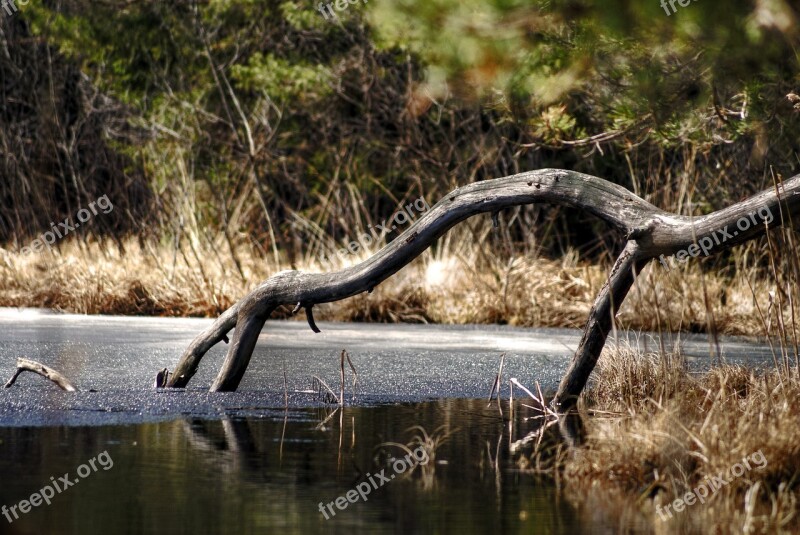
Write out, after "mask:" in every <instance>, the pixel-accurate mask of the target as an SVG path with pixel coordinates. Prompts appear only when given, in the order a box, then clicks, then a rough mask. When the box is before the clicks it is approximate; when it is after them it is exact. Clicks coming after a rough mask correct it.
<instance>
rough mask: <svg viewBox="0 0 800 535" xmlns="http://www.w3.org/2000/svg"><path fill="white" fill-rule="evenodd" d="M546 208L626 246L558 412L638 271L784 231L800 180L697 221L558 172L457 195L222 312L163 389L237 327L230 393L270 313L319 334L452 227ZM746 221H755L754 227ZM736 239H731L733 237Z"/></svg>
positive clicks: (221, 385) (224, 378)
mask: <svg viewBox="0 0 800 535" xmlns="http://www.w3.org/2000/svg"><path fill="white" fill-rule="evenodd" d="M532 203H550V204H556V205H562V206H572V207H576V208H581V209H583V210H586V211H588V212H590V213H592V214H594V215H596V216H598V217H599V218H601V219H603V220H604V221H606V222H607V223H609V224H610V225H611V226H612V227H614V228H615V229H617V230H618V231H620V232H621V233H622V235H623V236H624V237H625V241H626V242H627V243H626V245H625V247H624V249H623V252H622V254H621V255H620V258H619V259H618V260H617V262H616V264H615V265H614V268H613V269H612V272H611V275H610V277H609V280H608V282H607V283H606V285H605V286H604V287H603V289H602V290H601V291H600V294H599V295H598V297H597V300H596V301H595V304H594V307H593V308H592V311H591V313H590V316H589V319H588V321H587V324H586V328H585V330H584V337H583V340H582V341H581V344H580V346H579V348H578V351H577V352H576V354H575V357H574V358H573V361H572V364H571V366H570V368H569V370H568V372H567V374H566V375H565V377H564V379H563V380H562V382H561V386H560V388H559V392H558V394H557V395H556V399H555V403H556V406H558V407H559V408H561V409H568V408H569V407H571V406H572V405H574V402H575V399H576V398H577V396H578V395H579V394H580V392H581V391H582V390H583V388H584V386H585V384H586V381H587V380H588V377H589V375H590V374H591V371H592V370H593V369H594V366H595V364H596V362H597V358H598V357H599V355H600V352H601V350H602V348H603V346H604V344H605V340H606V337H607V335H608V332H609V330H610V326H611V319H612V318H611V315H612V314H613V313H615V312H616V311H617V310H618V309H619V307H620V306H621V305H622V302H623V300H624V298H625V296H626V295H627V292H628V290H629V289H630V286H631V284H632V280H633V275H634V272H635V271H636V272H638V271H639V270H640V269H642V268H643V267H644V265H646V263H647V262H648V261H649V260H651V259H653V258H657V257H659V255H671V254H674V253H676V252H678V251H680V250H682V249H686V248H688V247H689V246H691V245H692V244H695V243H697V242H698V239H700V240H702V239H703V238H706V237H709V236H712V234H713V235H715V236H716V232H717V231H719V230H721V229H728V228H729V227H731V226H732V225H733V226H734V229H732V230H731V231H730V232H729V234H730V237H729V238H726V239H725V240H723V241H721V242H720V241H719V239H717V240H716V241H715V242H714V245H713V249H712V252H713V254H716V253H719V252H720V251H723V250H725V249H728V248H730V247H732V246H733V245H736V244H739V243H742V242H744V241H747V240H750V239H753V238H755V237H757V236H760V235H762V234H764V232H765V231H766V226H765V225H763V224H761V225H759V224H756V223H753V224H752V225H750V226H748V228H747V229H739V228H736V227H735V225H736V223H737V221H738V220H739V219H740V218H742V217H746V216H747V215H748V214H750V213H753V212H757V211H758V210H759V209H761V210H769V211H770V213H771V214H773V216H774V221H772V223H771V224H770V227H773V226H778V225H781V224H784V223H787V224H788V221H789V220H790V219H789V216H790V215H796V214H798V213H799V212H800V175H798V176H795V177H793V178H791V179H789V180H787V181H785V182H783V183H781V184H778V185H777V186H776V187H775V188H771V189H768V190H765V191H763V192H761V193H759V194H757V195H754V196H753V197H751V198H749V199H746V200H744V201H741V202H739V203H737V204H734V205H733V206H730V207H728V208H725V209H723V210H719V211H716V212H713V213H711V214H708V215H705V216H700V217H689V216H680V215H674V214H670V213H668V212H665V211H663V210H661V209H659V208H657V207H655V206H653V205H652V204H650V203H648V202H647V201H645V200H644V199H642V198H640V197H638V196H637V195H635V194H633V193H631V192H630V191H628V190H627V189H625V188H623V187H622V186H619V185H616V184H613V183H611V182H608V181H606V180H603V179H600V178H597V177H594V176H590V175H586V174H582V173H577V172H574V171H567V170H560V169H542V170H538V171H530V172H525V173H520V174H517V175H512V176H508V177H504V178H498V179H494V180H485V181H482V182H476V183H473V184H469V185H467V186H463V187H461V188H458V189H456V190H454V191H452V192H451V193H449V194H447V195H446V196H445V197H444V198H443V199H442V200H441V201H439V202H438V203H436V204H435V205H434V206H433V207H431V208H430V210H428V211H427V212H425V213H424V214H423V215H422V216H421V217H420V218H419V219H418V220H417V221H416V222H415V223H414V224H413V225H412V226H411V227H409V228H408V229H407V230H406V231H405V232H403V233H402V234H401V235H400V236H399V237H397V238H396V239H395V240H393V241H392V242H391V243H389V244H388V245H386V246H385V247H384V248H383V249H381V250H380V251H378V252H377V253H376V254H375V255H373V256H372V257H370V258H368V259H366V260H364V261H363V262H361V263H359V264H356V265H354V266H350V267H348V268H345V269H342V270H339V271H336V272H332V273H305V272H301V271H293V270H290V271H282V272H280V273H278V274H276V275H274V276H273V277H271V278H269V279H267V280H266V281H264V282H263V283H262V284H261V285H260V286H259V287H258V288H256V289H255V290H254V291H252V292H251V293H250V294H248V295H247V296H245V297H244V298H243V299H241V300H240V301H239V302H238V303H236V304H235V305H234V306H232V307H231V308H230V309H228V310H227V311H225V312H224V313H223V314H222V315H221V316H220V317H219V318H218V319H217V320H216V321H215V322H214V323H213V324H212V325H211V326H210V327H209V328H207V329H206V330H204V331H203V332H202V333H200V334H199V335H198V336H197V337H196V338H195V339H194V341H193V342H192V343H191V344H190V345H189V347H188V348H187V349H186V351H185V352H184V354H183V356H182V357H181V359H180V361H179V363H178V366H177V368H176V370H175V372H174V374H173V375H172V376H171V379H170V381H169V383H168V386H171V387H184V386H186V385H187V384H188V382H189V380H190V379H191V378H192V376H193V375H194V373H195V372H196V371H197V366H198V365H199V363H200V360H201V359H202V358H203V356H204V355H205V353H206V352H207V351H208V350H209V349H210V348H211V347H213V346H214V345H215V344H217V343H219V342H220V341H221V340H226V341H227V337H226V334H227V333H228V332H229V331H230V330H231V329H233V328H234V327H236V326H239V328H237V329H236V331H235V334H234V339H233V343H232V344H231V345H230V346H229V348H228V353H227V356H226V358H225V363H224V365H223V367H222V369H221V371H220V373H219V375H218V376H217V378H216V380H215V381H214V384H213V385H212V387H211V390H212V391H233V390H236V388H237V387H238V385H239V382H240V381H241V379H242V376H243V375H244V372H245V370H246V368H247V364H248V363H249V361H250V357H251V355H252V352H253V348H254V347H255V343H256V341H257V339H258V335H259V333H260V330H261V328H262V327H263V325H264V322H265V321H266V320H267V318H269V315H270V314H271V313H272V311H273V310H275V308H277V307H279V306H281V305H295V311H297V310H299V309H300V308H305V310H306V316H307V319H308V322H309V325H310V326H311V327H312V329H314V330H315V332H316V329H315V327H316V325H315V324H314V321H313V315H312V313H311V310H312V307H313V306H314V305H315V304H318V303H330V302H334V301H339V300H342V299H345V298H348V297H352V296H354V295H357V294H359V293H361V292H369V291H372V289H373V288H374V287H375V286H377V285H378V284H380V283H381V282H383V281H384V280H386V279H387V278H388V277H390V276H391V275H393V274H394V273H396V272H397V271H399V270H400V269H401V268H403V267H404V266H405V265H407V264H408V263H410V262H411V261H412V260H414V259H415V258H416V257H417V256H419V255H420V254H421V253H422V252H423V251H424V250H425V249H427V248H428V247H430V246H431V245H432V244H433V242H434V241H435V240H436V239H438V238H439V237H440V236H442V235H443V234H444V233H445V232H447V231H448V230H449V229H450V228H452V227H453V226H455V225H456V224H458V223H460V222H461V221H464V220H465V219H467V218H469V217H472V216H474V215H477V214H481V213H486V212H488V213H494V212H497V211H499V210H502V209H504V208H509V207H512V206H518V205H524V204H532ZM751 221H752V219H751ZM734 232H735V234H734Z"/></svg>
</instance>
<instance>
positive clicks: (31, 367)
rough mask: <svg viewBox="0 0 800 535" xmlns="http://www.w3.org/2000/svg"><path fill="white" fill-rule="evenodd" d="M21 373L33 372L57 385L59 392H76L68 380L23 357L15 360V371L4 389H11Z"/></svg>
mask: <svg viewBox="0 0 800 535" xmlns="http://www.w3.org/2000/svg"><path fill="white" fill-rule="evenodd" d="M22 372H33V373H35V374H37V375H41V376H42V377H44V378H46V379H49V380H50V381H52V382H53V383H55V384H56V385H58V387H59V388H60V389H61V390H66V391H67V392H77V390H78V389H77V388H75V387H74V386H72V383H70V382H69V379H67V378H66V377H64V376H63V375H61V374H60V373H58V372H57V371H55V370H54V369H53V368H49V367H47V366H45V365H44V364H41V363H39V362H36V361H33V360H29V359H26V358H23V357H19V358H18V359H17V371H16V372H15V373H14V375H13V376H12V377H11V379H9V380H8V382H7V383H6V386H5V388H11V386H12V385H13V384H14V383H15V382H16V381H17V377H19V376H20V374H21V373H22Z"/></svg>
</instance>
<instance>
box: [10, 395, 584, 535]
mask: <svg viewBox="0 0 800 535" xmlns="http://www.w3.org/2000/svg"><path fill="white" fill-rule="evenodd" d="M533 415H534V414H533V411H531V410H530V409H527V408H525V407H519V408H518V409H516V410H515V411H514V413H513V415H509V413H508V412H506V414H505V417H504V418H503V417H501V416H500V415H499V413H498V410H497V407H496V406H493V407H491V408H487V406H486V401H485V400H463V399H462V400H442V401H431V402H426V403H415V404H395V405H389V406H380V407H372V408H364V407H355V408H349V407H345V408H343V409H336V408H335V409H314V410H290V411H276V412H275V413H271V414H265V415H263V416H261V417H248V418H226V419H223V420H198V419H182V420H175V421H172V422H162V423H152V424H143V425H131V426H100V427H71V428H0V454H1V455H0V459H1V460H0V473H2V474H3V484H2V486H1V487H0V504H6V505H12V504H16V503H17V502H19V501H20V500H22V499H26V498H27V497H29V496H30V495H31V494H32V493H33V492H36V491H37V490H38V489H39V488H41V487H42V486H43V485H45V484H46V483H47V482H48V481H49V479H50V476H56V477H58V476H60V475H62V474H64V473H67V472H71V473H74V471H75V468H76V467H77V466H78V465H80V464H81V463H83V462H85V461H86V460H87V459H89V458H92V457H94V456H96V455H97V454H98V453H100V452H102V451H104V450H108V451H109V454H110V455H111V456H112V457H113V459H114V468H113V469H111V470H109V471H107V472H103V471H101V472H99V473H97V474H94V475H92V476H91V477H90V478H87V479H86V480H85V481H82V483H81V485H79V486H76V487H73V488H71V489H68V490H66V491H65V492H64V493H63V494H60V495H58V496H57V497H56V498H55V499H54V500H53V504H52V505H51V506H49V507H48V506H42V507H38V508H36V509H34V510H33V511H31V512H30V513H28V514H26V515H24V516H23V517H22V518H21V519H19V520H17V521H15V522H14V523H13V524H8V523H7V522H6V521H5V520H4V519H3V518H2V517H0V521H2V522H0V531H2V532H3V533H7V532H8V533H78V532H80V533H95V532H97V533H100V532H103V533H142V532H145V533H167V532H192V533H271V532H274V531H278V530H281V531H282V532H285V533H318V532H319V533H340V532H348V533H352V532H365V533H397V532H402V533H450V532H458V533H487V532H504V533H575V532H579V531H588V530H585V529H583V528H585V527H586V526H583V525H582V523H581V520H580V518H579V517H578V515H577V513H576V511H575V510H574V509H573V508H572V507H570V506H569V505H567V504H565V503H564V502H563V501H561V500H559V499H558V497H557V495H556V492H555V489H554V487H553V486H552V485H551V484H550V483H548V482H547V481H546V480H540V479H537V478H535V477H533V476H530V475H526V474H523V473H521V472H520V471H519V470H518V469H517V464H516V462H515V459H516V458H517V456H515V455H513V454H512V453H511V445H512V444H513V443H514V442H517V441H519V440H520V439H521V438H523V437H525V436H526V435H527V434H528V433H529V432H531V431H533V430H534V429H533V425H535V424H534V423H532V422H534V421H535V420H530V419H529V418H531V416H533ZM509 416H511V417H510V418H509ZM414 426H419V427H414ZM547 433H548V435H547V437H545V438H544V439H545V440H552V439H553V437H554V436H556V435H557V434H558V433H559V429H558V426H552V427H551V428H549V429H548V430H547ZM552 433H555V434H556V435H553V434H552ZM415 437H416V438H417V439H418V441H417V442H413V440H414V438H415ZM426 437H427V438H426ZM420 442H426V444H428V446H431V445H435V447H434V448H432V451H431V453H432V455H431V460H430V462H429V463H428V464H427V465H425V466H424V467H420V468H419V469H415V470H413V471H412V470H409V471H407V472H406V473H404V474H403V475H402V476H398V477H397V478H395V479H393V480H391V481H390V482H388V483H386V484H385V485H383V486H381V487H380V488H378V489H377V490H373V491H371V492H370V493H369V495H368V496H367V497H366V498H367V499H366V500H361V499H359V500H358V502H356V503H350V504H349V505H348V506H347V508H346V509H345V510H338V509H335V508H334V509H335V511H336V515H335V516H333V517H332V518H330V519H329V520H326V519H325V518H324V517H323V515H322V514H321V513H320V512H319V504H320V502H322V503H323V504H327V503H330V502H333V501H335V500H336V498H337V497H339V496H344V495H345V494H346V493H347V491H349V490H351V489H354V488H356V485H358V484H359V483H360V482H364V481H365V480H366V477H367V476H366V475H367V474H375V473H376V472H378V471H379V470H381V469H382V468H383V469H386V468H387V467H390V466H391V464H392V463H393V462H394V461H395V460H396V459H397V458H398V457H402V456H403V455H405V452H404V451H403V449H402V448H401V447H399V446H396V445H391V444H388V443H397V444H404V445H410V446H413V445H415V444H417V445H418V444H419V443H420ZM386 473H391V472H389V470H387V472H386ZM596 527H597V526H595V528H596ZM594 531H596V530H594Z"/></svg>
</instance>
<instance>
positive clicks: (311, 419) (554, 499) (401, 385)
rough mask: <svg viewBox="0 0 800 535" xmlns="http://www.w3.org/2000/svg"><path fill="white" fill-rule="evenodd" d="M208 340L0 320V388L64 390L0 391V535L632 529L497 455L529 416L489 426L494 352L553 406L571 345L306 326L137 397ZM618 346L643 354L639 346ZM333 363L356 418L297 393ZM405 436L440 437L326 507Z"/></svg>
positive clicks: (511, 333) (539, 339)
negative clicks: (396, 469)
mask: <svg viewBox="0 0 800 535" xmlns="http://www.w3.org/2000/svg"><path fill="white" fill-rule="evenodd" d="M206 325H208V320H196V319H159V318H113V317H86V316H74V315H53V314H43V313H41V312H39V311H15V310H7V309H6V310H2V309H0V380H5V378H6V377H8V376H10V375H11V374H12V372H13V370H14V367H15V361H16V358H17V357H19V356H27V357H29V358H32V359H34V360H38V361H41V362H43V363H45V364H48V365H50V366H53V367H55V368H56V369H58V370H60V371H61V372H63V373H64V374H66V375H67V376H68V377H69V378H71V379H72V380H73V381H74V382H75V383H76V384H77V386H78V387H79V388H80V389H81V391H80V392H75V393H67V392H62V391H60V390H58V389H57V388H56V387H55V386H53V385H52V384H50V383H48V382H47V381H45V380H44V379H42V378H41V377H38V376H35V375H33V374H23V376H21V377H20V379H19V381H18V383H17V384H15V385H14V386H13V387H12V388H9V389H0V507H3V506H4V507H5V508H6V509H3V510H2V515H0V533H20V534H23V533H24V534H50V533H55V534H58V533H69V534H72V533H76V534H77V533H81V534H85V533H89V534H91V533H193V534H194V533H234V534H239V533H347V534H351V533H459V534H462V535H463V534H472V533H618V532H619V530H620V529H625V530H630V531H641V530H643V529H646V526H638V525H626V526H616V525H613V526H612V525H608V524H607V521H606V517H605V516H604V511H603V510H602V509H597V508H595V509H594V510H588V511H584V510H577V509H575V508H573V507H572V506H571V505H570V504H569V503H568V502H567V501H566V500H565V499H564V497H563V496H560V495H559V494H558V493H557V492H556V487H555V485H554V484H553V482H552V481H549V480H548V479H545V478H541V477H534V476H533V475H531V474H529V473H524V472H522V471H520V469H519V464H518V460H519V458H520V457H519V456H520V454H519V453H512V450H511V448H510V446H511V444H512V443H513V442H514V441H517V440H520V438H521V437H524V436H525V435H526V434H528V433H530V432H532V431H534V430H535V425H536V424H535V422H534V421H531V420H525V418H526V417H529V416H532V414H531V412H530V410H529V409H526V408H524V407H521V406H520V405H519V401H517V402H516V409H515V411H514V417H513V421H512V422H509V420H508V416H509V413H508V407H507V402H505V406H506V408H505V419H504V418H503V417H501V416H500V415H499V413H498V409H497V407H496V406H493V407H492V408H487V407H486V401H485V396H486V395H487V394H488V391H489V388H490V386H491V383H492V380H493V379H494V376H495V374H496V373H497V367H498V363H499V355H500V354H501V353H505V354H506V359H505V368H504V374H503V375H504V380H505V381H507V380H508V378H509V377H512V376H516V377H518V378H519V380H520V381H521V382H523V383H525V384H528V385H533V384H534V382H535V381H538V382H539V383H540V384H541V385H542V388H543V389H544V390H545V391H547V390H552V389H554V388H555V387H556V386H557V384H558V380H559V378H560V376H561V374H562V373H563V372H564V370H565V369H566V367H567V364H568V362H569V357H570V355H571V354H572V351H573V350H574V347H575V346H576V345H577V343H578V340H579V336H580V333H579V332H577V331H574V330H567V329H519V328H510V327H493V326H488V327H484V326H481V327H474V326H472V327H470V326H461V327H453V326H434V325H424V326H408V325H391V326H387V325H352V324H335V323H321V324H320V327H321V328H322V329H323V333H322V334H321V335H315V334H313V333H311V331H310V330H309V329H308V327H307V326H306V325H305V324H303V323H299V322H268V323H267V326H266V327H265V330H264V332H263V333H262V337H261V339H260V340H259V345H258V347H257V348H256V352H255V353H254V357H253V360H252V362H251V365H250V368H249V369H248V371H247V374H246V375H245V378H244V380H243V381H242V384H241V387H240V389H239V391H238V392H235V393H216V394H212V393H209V392H207V389H208V386H209V384H210V383H211V381H212V380H213V378H214V376H215V375H216V373H217V370H218V369H219V367H220V365H221V363H222V359H223V357H224V351H225V346H222V345H221V346H218V347H216V348H214V349H213V350H212V351H211V352H209V354H208V356H207V357H206V359H205V360H204V362H203V363H202V365H201V368H200V370H199V372H198V374H197V376H196V377H195V379H194V380H193V382H192V383H191V384H190V387H191V388H189V389H186V390H169V391H156V390H154V389H153V387H152V382H153V378H154V377H155V373H156V372H157V371H158V370H160V369H161V368H163V367H170V368H172V367H174V365H175V363H176V362H177V359H178V357H179V355H180V354H181V352H182V351H183V349H184V348H185V347H186V345H187V344H188V343H189V342H190V341H191V339H192V338H193V337H194V336H195V335H196V334H197V333H198V332H200V331H201V330H202V329H203V328H204V327H205V326H206ZM621 337H622V338H623V339H627V340H629V343H631V344H632V345H639V346H640V347H644V346H647V347H649V348H650V349H651V350H654V349H656V348H657V347H658V343H657V341H656V340H655V339H654V338H653V337H652V336H649V335H643V336H635V335H629V334H625V333H621ZM609 343H615V341H613V340H610V341H609ZM681 343H682V346H683V350H684V352H685V353H686V354H687V356H688V358H687V360H688V362H689V366H690V368H693V369H698V370H699V369H704V368H707V367H708V366H709V365H710V364H711V362H712V359H710V358H709V356H708V354H709V344H708V341H707V340H705V339H704V337H700V336H686V337H683V339H682V340H681ZM666 345H667V346H668V347H672V345H673V341H672V340H668V341H667V343H666ZM721 347H722V350H723V353H724V354H725V358H726V359H727V361H728V362H739V363H746V364H755V365H758V364H762V363H769V362H771V357H770V356H769V349H768V348H767V347H765V346H763V345H761V346H758V345H753V344H751V343H748V342H747V341H745V340H734V339H725V340H723V343H722V346H721ZM343 348H346V349H347V350H348V352H349V353H350V355H351V356H352V358H353V361H354V363H355V365H356V367H357V369H358V373H359V381H358V396H357V397H356V398H355V400H353V397H352V392H351V391H350V390H348V394H347V401H348V404H349V405H355V406H348V407H345V408H344V409H340V410H338V411H335V408H333V407H330V406H328V405H326V404H325V403H324V401H323V400H321V399H320V397H319V396H318V395H317V394H316V393H309V392H307V390H309V387H310V379H311V375H312V374H316V375H319V376H320V377H322V378H323V379H324V380H325V381H327V382H328V383H329V384H331V385H332V386H333V387H334V388H335V389H336V387H337V385H338V384H339V383H338V380H339V379H338V373H339V371H338V355H339V352H340V351H341V349H343ZM284 376H285V377H286V381H287V387H288V388H287V390H288V398H289V403H288V407H287V408H285V401H284V395H285V393H284V383H283V381H284ZM348 381H349V378H348ZM504 384H506V385H507V383H505V382H504ZM507 388H508V387H507V386H505V387H504V390H503V397H505V398H507V397H508V390H507ZM479 397H483V399H477V398H479ZM329 417H330V418H329ZM509 423H512V425H509ZM414 426H420V427H421V428H422V429H424V430H425V431H426V432H427V433H429V434H431V435H433V436H435V437H437V438H438V439H439V440H438V441H437V445H436V447H435V448H434V451H435V458H433V459H432V460H431V461H430V462H428V463H427V464H426V465H425V466H421V467H417V468H415V469H414V470H413V472H411V473H410V474H409V473H407V474H404V475H403V476H397V477H395V479H392V480H391V481H390V482H389V483H385V484H383V485H382V486H380V487H379V488H377V489H375V488H373V489H372V490H371V491H370V493H369V495H368V496H367V500H366V501H364V500H363V499H361V498H360V497H358V501H357V502H356V503H349V502H347V499H346V498H341V499H340V504H341V505H344V504H345V503H347V504H348V505H347V507H346V508H345V509H344V510H340V509H339V508H338V507H336V504H335V501H336V500H337V498H339V497H340V496H346V494H347V492H348V491H352V490H353V489H355V488H356V487H357V485H359V484H361V485H363V484H367V485H369V484H372V483H371V481H376V482H379V481H381V480H380V479H378V480H376V479H375V477H374V475H375V474H376V472H378V471H380V470H381V469H384V470H386V472H387V474H386V475H388V474H392V473H393V471H392V465H391V463H390V462H389V461H391V459H390V456H391V455H404V454H405V452H403V450H401V449H400V448H398V447H396V446H383V447H382V446H381V444H382V443H386V442H394V443H403V444H408V443H410V442H411V441H412V440H413V438H414V436H415V435H420V433H421V430H420V429H419V428H416V429H410V428H412V427H414ZM445 435H447V438H446V439H445V440H441V439H442V437H444V436H445ZM523 453H524V450H523ZM104 461H107V462H104ZM92 462H94V467H92V466H91V463H92ZM112 462H113V466H109V465H110V463H112ZM106 468H108V469H106ZM79 470H80V471H81V472H80V473H79V472H78V471H79ZM367 474H371V475H372V479H370V478H368V476H367ZM65 475H66V477H67V478H68V479H69V480H70V481H79V482H78V483H75V484H74V485H72V486H70V487H69V488H64V489H63V491H62V492H60V493H59V492H56V491H55V490H50V491H48V490H46V489H45V487H48V486H50V488H51V489H52V485H53V484H58V482H59V481H60V478H62V477H65ZM82 476H86V477H82ZM51 477H52V478H53V479H52V480H51ZM62 485H63V482H62ZM40 489H45V490H44V491H43V492H45V493H52V494H54V496H53V497H52V499H50V498H48V499H50V501H51V504H50V505H47V504H40V505H38V506H36V507H33V508H32V509H31V510H30V511H28V512H27V513H24V514H23V512H22V510H21V509H20V505H19V504H20V501H21V500H29V501H30V500H31V499H32V498H31V497H32V495H33V494H34V493H37V492H39V491H40ZM362 489H364V487H363V486H362ZM352 496H354V495H353V494H352V493H351V497H352ZM33 499H35V498H33ZM331 502H333V505H332V506H331V508H332V509H333V510H334V511H336V515H335V516H332V513H331V512H330V511H328V516H331V518H329V519H326V518H325V517H324V516H323V514H322V513H321V512H320V510H319V504H320V503H323V505H324V504H330V503H331ZM12 506H17V509H15V510H14V511H15V512H16V513H17V515H18V516H19V518H18V519H15V518H14V516H13V512H11V509H10V508H11V507H12ZM26 507H27V506H26ZM5 514H8V515H9V518H11V520H12V522H9V521H8V519H7V518H6V517H5Z"/></svg>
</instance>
